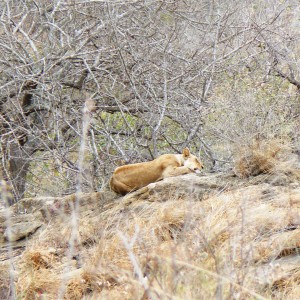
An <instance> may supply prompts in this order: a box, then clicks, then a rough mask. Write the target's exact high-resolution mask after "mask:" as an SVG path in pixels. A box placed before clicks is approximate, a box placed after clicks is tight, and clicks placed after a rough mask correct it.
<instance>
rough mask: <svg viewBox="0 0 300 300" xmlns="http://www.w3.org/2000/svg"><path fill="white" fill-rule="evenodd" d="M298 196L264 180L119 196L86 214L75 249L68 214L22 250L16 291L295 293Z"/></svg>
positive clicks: (165, 295) (51, 294)
mask: <svg viewBox="0 0 300 300" xmlns="http://www.w3.org/2000/svg"><path fill="white" fill-rule="evenodd" d="M266 195H267V196H268V195H271V196H268V197H266ZM299 199H300V190H297V189H294V190H293V192H292V193H288V192H286V191H285V190H284V189H281V188H279V187H272V186H271V185H264V184H262V185H252V186H248V187H243V188H240V189H237V190H232V191H230V190H229V191H226V192H223V193H220V194H217V195H214V196H211V197H208V198H207V199H205V200H204V201H202V202H200V201H194V200H193V199H192V198H191V199H189V200H182V199H176V197H173V199H170V200H169V201H166V202H148V201H136V202H133V203H132V204H131V205H129V206H122V202H121V203H119V204H116V205H115V206H114V207H112V208H111V209H109V210H107V211H105V212H104V213H102V214H98V213H97V211H93V210H90V211H88V212H84V213H82V214H81V215H80V217H79V219H78V230H77V232H78V239H77V240H76V243H75V251H74V253H73V256H72V257H69V256H68V253H69V252H68V251H69V242H68V241H69V239H70V235H71V226H70V223H69V218H68V217H67V216H66V218H65V219H62V218H57V219H56V220H57V222H58V223H57V222H55V220H54V221H53V223H52V224H49V226H48V227H47V228H46V229H45V230H44V231H43V232H42V233H41V234H40V235H39V236H38V237H36V238H35V239H34V240H32V241H31V242H30V244H29V245H28V247H27V250H26V251H25V252H24V253H23V255H22V258H21V260H20V262H19V264H18V278H17V282H16V285H17V294H18V297H19V298H20V299H40V298H41V297H44V298H45V299H57V297H58V295H59V293H60V292H61V291H62V286H63V293H64V298H65V299H169V298H172V299H215V298H216V297H220V295H222V297H223V298H227V299H264V297H266V298H270V297H273V298H274V299H281V297H284V298H286V299H296V298H295V295H296V296H298V295H299V289H298V288H297V285H298V283H299V268H300V259H299V250H300V245H299V237H300V235H299V218H300V201H298V200H299ZM297 257H298V260H297ZM276 262H278V264H279V263H280V266H281V267H280V268H279V269H278V268H277V267H276ZM297 268H298V269H297ZM218 295H219V296H218ZM293 297H294V298H293Z"/></svg>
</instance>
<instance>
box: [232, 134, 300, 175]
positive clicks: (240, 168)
mask: <svg viewBox="0 0 300 300" xmlns="http://www.w3.org/2000/svg"><path fill="white" fill-rule="evenodd" d="M291 157H292V148H291V146H290V145H289V144H288V143H284V142H283V141H281V140H279V139H271V140H260V139H254V140H252V141H251V142H250V143H249V144H247V145H244V146H238V147H237V151H236V155H235V158H234V171H235V173H236V174H237V175H238V176H240V177H249V176H256V175H259V174H274V173H279V172H284V173H289V174H291V173H292V174H294V175H296V176H297V177H299V176H300V172H299V170H296V168H295V167H294V160H292V159H291Z"/></svg>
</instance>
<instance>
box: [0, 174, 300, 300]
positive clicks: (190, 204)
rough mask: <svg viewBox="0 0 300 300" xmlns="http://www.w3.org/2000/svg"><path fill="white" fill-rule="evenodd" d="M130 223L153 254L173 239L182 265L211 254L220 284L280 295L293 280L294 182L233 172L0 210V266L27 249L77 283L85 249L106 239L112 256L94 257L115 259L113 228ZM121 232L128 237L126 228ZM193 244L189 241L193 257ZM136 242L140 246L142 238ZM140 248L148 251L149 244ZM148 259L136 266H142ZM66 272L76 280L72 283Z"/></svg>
mask: <svg viewBox="0 0 300 300" xmlns="http://www.w3.org/2000/svg"><path fill="white" fill-rule="evenodd" d="M74 211H75V213H76V214H75V216H76V222H77V226H78V233H77V234H78V236H77V235H76V237H74V240H73V242H72V243H73V245H72V247H73V248H74V249H73V251H74V253H73V254H72V256H71V263H70V264H69V265H66V260H65V258H63V255H64V254H63V253H65V252H66V251H67V249H68V247H69V243H70V245H71V242H68V241H67V242H66V241H64V239H63V238H62V237H65V236H66V237H67V236H71V237H72V234H71V233H72V231H71V229H69V226H70V222H72V218H73V214H74ZM8 216H9V218H8ZM137 218H138V220H139V221H138V222H140V223H139V224H140V225H139V226H146V227H147V226H149V228H150V232H149V236H152V235H155V236H157V238H158V240H161V243H162V245H160V246H159V247H161V248H159V249H165V248H164V247H165V243H166V242H168V243H173V244H172V245H173V246H172V247H173V248H174V247H175V248H176V247H179V246H178V243H179V241H180V243H183V246H184V248H185V249H192V250H189V251H191V253H193V254H190V255H191V257H190V259H193V260H195V261H201V259H202V258H201V257H202V255H204V254H203V253H206V254H205V255H207V256H210V255H211V257H212V258H211V259H216V257H218V260H219V262H218V264H219V265H218V268H219V269H220V270H222V271H219V272H221V275H222V276H223V277H224V278H231V279H230V280H233V281H238V280H240V279H238V278H237V277H235V276H238V275H236V273H235V272H237V273H238V272H240V273H239V274H243V284H245V286H251V287H252V288H253V289H255V290H257V291H263V290H265V289H266V288H268V289H273V288H274V289H282V286H284V284H288V282H289V280H290V281H291V280H296V279H297V278H298V277H297V276H298V275H297V274H298V273H297V270H299V268H300V260H299V252H300V242H299V241H300V184H299V182H298V180H297V179H296V178H293V177H292V176H288V175H287V174H282V175H278V174H276V175H275V174H273V175H269V174H264V175H259V176H254V177H250V178H247V179H241V178H238V177H236V176H235V175H234V174H233V173H212V174H203V175H200V176H199V175H196V174H188V175H184V176H178V177H172V178H167V179H165V180H163V181H159V182H155V183H152V184H149V185H148V186H146V187H144V188H142V189H140V190H138V191H135V192H133V193H130V194H127V195H126V196H124V197H120V196H119V195H116V194H115V193H112V192H109V191H106V192H97V193H89V194H74V195H70V196H66V197H62V198H58V197H40V198H27V199H23V200H21V201H19V202H18V203H17V204H15V205H13V206H12V207H10V208H9V209H8V210H2V211H0V260H2V261H4V262H5V261H8V259H12V258H13V257H15V259H17V260H19V261H20V262H22V261H24V260H26V259H27V260H28V255H27V254H26V255H27V256H26V255H25V256H24V255H20V254H21V253H22V252H23V251H24V250H26V249H31V250H30V251H31V252H30V256H29V260H30V261H31V262H33V263H34V264H38V265H39V264H41V265H42V266H46V267H45V268H46V269H49V268H51V266H50V265H51V262H52V261H53V260H54V261H58V260H59V259H61V263H60V265H59V264H58V263H57V265H56V266H55V268H56V269H55V270H53V271H51V272H52V273H51V274H52V275H53V274H54V273H55V272H57V274H60V273H61V270H62V268H66V269H67V270H68V271H67V272H66V273H65V274H68V276H67V277H66V278H67V279H64V280H71V281H72V280H73V281H74V280H75V281H76V280H78V282H85V281H84V280H87V279H83V278H86V277H85V276H87V275H86V273H85V271H84V267H85V266H86V265H87V264H90V262H89V263H88V261H89V260H88V259H89V256H90V251H91V250H90V248H92V247H96V248H97V247H98V248H97V250H96V253H98V252H99V251H100V252H101V251H104V250H103V249H105V247H107V246H105V245H108V244H110V242H111V241H112V242H113V249H114V250H113V251H111V252H110V253H109V256H108V258H105V254H103V253H102V256H103V257H104V258H105V259H106V260H107V259H108V260H109V261H110V260H114V261H116V257H115V255H117V253H119V251H120V249H119V248H120V247H117V246H116V245H115V244H114V243H115V242H114V241H115V236H116V235H117V233H118V230H127V229H125V228H127V226H129V228H131V227H130V226H131V225H130V224H131V223H130V222H132V226H133V227H134V222H137ZM128 224H129V225H128ZM118 228H119V229H118ZM182 231H186V235H182V237H181V239H182V240H180V239H179V238H178V240H177V238H175V236H176V235H179V233H180V232H182ZM129 232H130V233H128V234H130V235H132V234H133V233H132V229H130V230H129ZM51 235H53V236H51ZM192 236H193V239H192V240H191V241H189V238H190V237H192ZM123 238H124V239H125V237H123ZM39 239H42V240H43V243H44V245H46V246H44V247H46V248H44V250H43V251H42V250H41V249H38V250H37V251H35V250H33V249H35V248H34V245H35V243H39ZM71 239H72V238H71ZM103 240H104V244H101V243H102V242H103ZM193 240H194V241H195V240H196V243H197V248H196V249H197V250H196V251H195V252H193V251H194V250H193V249H194V247H195V242H193ZM144 242H145V243H147V239H146V240H145V241H144ZM180 243H179V244H180ZM189 243H190V244H189ZM29 245H30V246H29ZM125 245H126V243H125ZM143 247H150V249H151V243H150V244H149V245H148V246H145V245H144V246H143ZM155 247H157V246H155ZM180 247H181V246H180ZM58 248H59V249H58ZM173 248H172V249H173ZM175 248H174V249H175ZM9 249H10V252H9ZM49 249H50V250H49ZM80 249H81V250H80ZM147 249H148V250H147V251H150V250H149V248H147ZM176 249H177V248H176ZM211 249H213V254H212V250H211ZM26 251H29V250H26ZM26 251H25V252H24V253H26ZM143 251H144V250H143ZM143 251H141V253H143ZM163 251H165V250H163ZM185 251H187V250H185ZM150 252H151V251H150ZM8 253H9V255H8ZM199 253H200V254H199ZM157 255H159V251H158V254H157ZM170 255H171V254H170ZM172 255H173V254H172ZM198 255H200V256H199V257H198ZM12 256H13V257H12ZM123 256H124V253H123V254H120V256H118V259H119V257H121V258H122V259H123ZM150 256H151V255H150ZM150 256H149V257H150ZM59 257H61V258H59ZM112 257H114V258H112ZM147 257H148V256H147ZM149 257H148V258H140V260H141V261H144V260H145V261H147V259H150V258H149ZM200 258H201V259H200ZM151 259H152V258H151ZM151 259H150V262H147V263H146V266H147V268H150V265H151V264H153V262H151ZM106 260H105V261H106ZM181 263H182V262H181ZM122 266H123V264H122ZM35 268H36V267H35ZM39 268H40V267H39ZM109 268H111V267H109ZM118 268H121V267H116V269H117V270H118ZM237 270H238V271H237ZM20 272H21V273H22V272H23V271H20ZM93 272H94V271H93ZM126 272H129V271H128V269H126ZM72 274H76V276H75V275H74V278H73V279H72V276H73V275H72ZM93 274H94V273H93ZM95 274H97V275H95ZM95 274H94V275H91V276H92V278H95V280H96V279H97V278H100V277H101V278H102V277H103V276H104V277H105V278H108V279H105V280H106V281H105V280H104V279H103V280H102V279H101V282H102V283H101V284H103V286H106V287H107V286H111V285H116V286H117V285H118V284H119V283H120V286H122V284H124V282H123V283H122V280H124V278H125V277H126V276H125V277H124V276H123V277H120V278H118V273H114V275H111V274H110V275H109V276H108V275H107V274H106V275H103V274H102V273H101V275H99V274H98V273H95ZM295 274H296V275H295ZM52 275H51V276H52ZM232 276H233V277H232ZM239 276H240V275H239ZM79 277H80V278H79ZM104 277H103V278H104ZM53 280H54V279H53ZM55 280H56V279H55ZM97 280H98V279H97ZM73 281H72V282H73ZM225 281H226V280H225ZM55 282H56V281H55ZM76 282H77V281H76ZM76 284H77V283H76ZM248 290H249V289H248ZM294 293H296V292H295V290H294ZM250 294H251V293H250ZM251 295H252V296H253V295H254V296H255V293H252V294H251Z"/></svg>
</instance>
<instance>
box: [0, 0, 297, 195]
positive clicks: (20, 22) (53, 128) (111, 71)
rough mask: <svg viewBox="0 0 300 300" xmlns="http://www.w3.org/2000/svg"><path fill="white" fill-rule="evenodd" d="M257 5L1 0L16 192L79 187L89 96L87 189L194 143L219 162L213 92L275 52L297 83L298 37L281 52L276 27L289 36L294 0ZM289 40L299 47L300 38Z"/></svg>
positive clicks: (4, 106)
mask: <svg viewBox="0 0 300 300" xmlns="http://www.w3.org/2000/svg"><path fill="white" fill-rule="evenodd" d="M273 2H276V1H273ZM261 5H263V4H261V2H259V1H258V2H257V1H250V2H249V1H234V0H227V1H206V0H201V1H196V0H187V1H184V0H180V1H154V0H148V1H142V0H133V1H109V0H107V1H105V0H103V1H85V0H73V1H71V0H70V1H44V0H43V1H41V0H36V1H34V0H31V1H21V2H20V1H15V0H6V1H3V2H2V3H1V4H0V9H1V11H2V13H1V19H0V22H1V23H0V24H1V27H0V35H1V39H0V49H1V51H0V61H1V70H0V72H1V78H0V87H1V97H0V118H1V119H0V120H1V123H0V124H1V158H2V169H3V176H4V177H5V179H6V180H7V181H9V182H10V183H11V184H12V186H13V190H14V194H15V197H16V199H20V198H21V197H23V196H24V193H25V191H26V192H27V194H28V195H34V194H49V193H51V194H52V195H53V194H61V193H70V192H72V191H74V189H75V177H76V174H77V173H78V172H82V170H79V169H78V162H77V161H78V149H79V145H80V142H81V140H82V116H83V107H84V105H85V103H87V102H86V100H87V99H90V100H91V101H92V102H93V103H95V107H93V109H92V120H91V123H90V124H89V125H90V126H89V130H88V141H87V146H88V149H87V150H88V151H87V152H86V153H87V154H86V157H85V158H84V160H85V164H83V168H84V172H82V173H83V174H84V182H85V187H84V190H88V189H99V188H101V187H102V186H103V185H105V183H106V180H107V177H108V176H109V174H110V172H111V171H112V169H113V168H114V167H115V166H116V165H118V164H122V163H130V162H136V161H141V160H145V159H151V158H154V157H155V156H157V155H158V154H161V153H162V152H167V151H172V152H179V151H181V149H182V148H183V147H184V146H186V145H188V146H189V147H191V148H192V150H193V152H196V153H200V152H201V153H203V154H204V155H206V156H207V159H208V160H210V162H211V163H212V165H213V164H214V163H215V162H216V161H218V159H219V158H218V155H217V153H216V152H215V151H214V150H213V149H212V148H211V146H210V145H211V144H213V143H214V141H212V140H211V139H212V136H208V135H206V136H205V135H204V133H205V132H204V131H203V128H204V126H205V124H206V123H207V122H209V118H210V117H211V113H212V111H213V110H212V104H213V101H214V97H213V96H214V90H215V88H216V87H218V86H220V85H222V83H223V82H224V81H225V80H226V78H227V76H228V74H236V73H238V72H240V71H241V70H242V69H247V70H250V71H252V69H253V68H254V66H256V65H258V64H257V62H258V61H259V65H260V68H261V70H263V69H265V68H266V67H265V66H263V64H264V62H266V60H267V58H266V57H267V54H268V55H269V56H268V60H267V61H269V64H268V67H269V70H272V71H273V72H275V73H276V75H279V76H281V77H282V78H283V79H288V80H289V81H290V82H291V81H292V80H293V78H294V79H295V78H296V75H294V74H295V72H294V71H293V72H292V73H289V74H287V73H285V72H284V69H282V68H281V67H280V66H281V65H280V64H279V61H280V60H281V59H282V58H283V57H284V55H288V54H289V55H290V54H292V52H289V49H290V44H286V50H284V49H279V48H278V45H274V44H276V42H275V40H273V39H271V34H270V32H272V35H274V36H277V37H278V38H280V37H282V36H281V35H280V33H278V32H277V30H278V28H281V27H280V26H281V25H282V23H283V21H284V20H287V19H286V18H287V16H286V15H287V14H288V13H289V10H290V9H291V7H293V5H294V6H295V5H296V4H294V3H292V1H287V2H285V3H284V4H282V5H275V8H274V10H270V11H268V10H266V9H267V8H268V9H269V8H270V6H271V5H273V3H271V2H270V3H268V5H266V7H262V6H261ZM262 12H264V14H263V13H262ZM281 30H282V31H283V30H284V28H281ZM291 36H292V39H291V42H290V43H293V45H294V47H296V42H297V39H296V38H295V37H296V33H295V32H292V33H291ZM288 40H289V39H288V38H285V41H288ZM282 51H283V52H284V51H285V52H284V53H285V54H283V52H282ZM270 57H272V59H271V58H270ZM285 57H286V56H285ZM285 62H289V63H290V66H292V68H290V69H289V70H290V71H289V72H291V70H292V69H293V70H295V68H296V67H297V65H295V64H294V65H293V64H291V61H290V60H289V61H288V60H285ZM250 71H249V72H250ZM295 80H296V79H295ZM296 81H297V80H296ZM213 138H215V137H213Z"/></svg>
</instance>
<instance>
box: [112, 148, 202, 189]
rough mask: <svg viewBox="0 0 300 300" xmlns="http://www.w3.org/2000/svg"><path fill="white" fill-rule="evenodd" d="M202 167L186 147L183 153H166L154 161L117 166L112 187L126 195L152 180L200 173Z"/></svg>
mask: <svg viewBox="0 0 300 300" xmlns="http://www.w3.org/2000/svg"><path fill="white" fill-rule="evenodd" d="M201 169H203V165H202V163H201V162H200V160H199V159H198V158H197V157H196V156H195V155H193V154H191V153H190V150H189V149H188V148H185V149H184V150H183V152H182V154H164V155H161V156H159V157H158V158H156V159H154V160H152V161H148V162H142V163H137V164H131V165H125V166H121V167H118V168H116V169H115V171H114V173H113V175H112V177H111V179H110V187H111V189H112V190H113V191H115V192H116V193H118V194H122V195H125V194H127V193H129V192H132V191H135V190H137V189H139V188H141V187H143V186H146V185H148V184H149V183H151V182H155V181H158V180H161V179H164V178H167V177H171V176H178V175H183V174H188V173H192V172H194V173H200V170H201Z"/></svg>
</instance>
